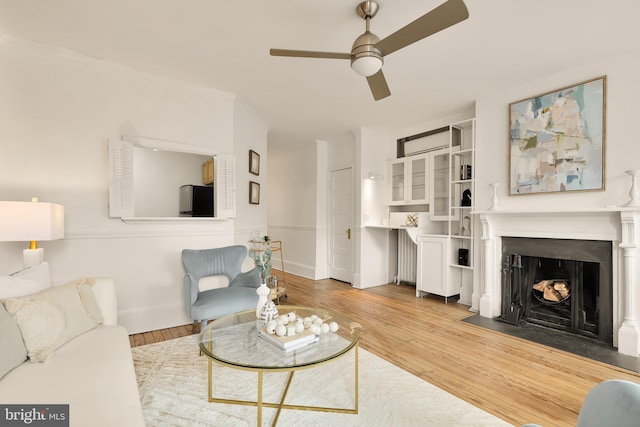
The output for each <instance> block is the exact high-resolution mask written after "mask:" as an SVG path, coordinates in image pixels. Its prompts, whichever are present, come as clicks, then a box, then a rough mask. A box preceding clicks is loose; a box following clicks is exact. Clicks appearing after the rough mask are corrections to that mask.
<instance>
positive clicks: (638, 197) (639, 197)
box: [625, 169, 640, 207]
mask: <svg viewBox="0 0 640 427" xmlns="http://www.w3.org/2000/svg"><path fill="white" fill-rule="evenodd" d="M625 173H626V174H627V175H629V176H630V177H631V190H630V191H629V198H630V199H631V200H629V201H628V202H627V204H626V205H625V206H630V207H638V206H640V187H638V176H640V170H639V169H635V170H630V171H625Z"/></svg>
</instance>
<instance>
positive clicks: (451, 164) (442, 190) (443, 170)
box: [429, 147, 459, 221]
mask: <svg viewBox="0 0 640 427" xmlns="http://www.w3.org/2000/svg"><path fill="white" fill-rule="evenodd" d="M455 149H457V147H455V148H454V147H447V148H443V149H440V150H436V151H433V152H431V153H430V154H429V167H430V169H431V179H430V180H429V187H430V188H429V219H431V221H453V220H456V219H457V214H458V212H457V211H456V210H454V209H452V208H451V206H452V205H453V204H454V203H455V202H454V199H456V198H457V197H458V196H459V192H458V191H457V190H458V189H457V188H455V187H452V186H451V185H449V184H450V182H451V175H452V173H453V171H454V170H456V169H457V168H458V165H459V162H457V159H456V158H455V157H451V151H452V150H455Z"/></svg>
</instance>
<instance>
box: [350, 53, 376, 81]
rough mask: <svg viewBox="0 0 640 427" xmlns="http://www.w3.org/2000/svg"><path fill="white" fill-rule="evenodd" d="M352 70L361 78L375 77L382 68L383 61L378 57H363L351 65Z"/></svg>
mask: <svg viewBox="0 0 640 427" xmlns="http://www.w3.org/2000/svg"><path fill="white" fill-rule="evenodd" d="M351 68H352V69H353V71H355V72H356V73H358V74H360V75H361V76H364V77H369V76H373V75H374V74H375V73H377V72H378V71H380V68H382V59H380V58H378V57H376V56H361V57H360V58H356V59H355V60H354V61H353V62H352V63H351Z"/></svg>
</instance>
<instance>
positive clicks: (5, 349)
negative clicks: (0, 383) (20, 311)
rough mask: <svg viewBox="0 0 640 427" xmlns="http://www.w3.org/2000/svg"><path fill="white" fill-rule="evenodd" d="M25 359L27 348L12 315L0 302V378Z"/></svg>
mask: <svg viewBox="0 0 640 427" xmlns="http://www.w3.org/2000/svg"><path fill="white" fill-rule="evenodd" d="M25 360H27V348H26V347H25V346H24V341H22V334H21V333H20V329H19V328H18V325H17V324H16V322H15V321H14V320H13V317H11V315H10V314H9V313H7V310H6V309H5V308H4V305H3V304H0V379H2V377H4V376H5V374H6V373H7V372H9V371H10V370H12V369H13V368H15V367H16V366H19V365H21V364H22V363H24V361H25Z"/></svg>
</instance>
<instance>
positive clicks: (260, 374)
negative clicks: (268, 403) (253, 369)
mask: <svg viewBox="0 0 640 427" xmlns="http://www.w3.org/2000/svg"><path fill="white" fill-rule="evenodd" d="M261 426H262V371H258V427H261Z"/></svg>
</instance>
